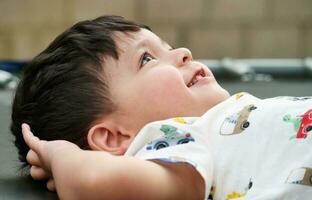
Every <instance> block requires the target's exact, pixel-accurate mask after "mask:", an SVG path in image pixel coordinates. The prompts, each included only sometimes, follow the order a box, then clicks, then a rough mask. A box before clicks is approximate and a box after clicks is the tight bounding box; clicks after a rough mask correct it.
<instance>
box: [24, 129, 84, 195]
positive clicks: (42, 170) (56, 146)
mask: <svg viewBox="0 0 312 200" xmlns="http://www.w3.org/2000/svg"><path fill="white" fill-rule="evenodd" d="M22 132H23V137H24V140H25V142H26V144H27V145H28V146H29V148H30V150H29V152H28V154H27V157H26V159H27V161H28V163H29V164H30V165H31V168H30V175H31V177H32V178H33V179H35V180H47V188H48V189H49V190H50V191H55V190H56V188H55V184H54V179H53V174H52V169H51V168H52V162H53V158H54V157H55V155H57V154H60V153H61V151H62V150H64V149H68V148H79V147H78V146H77V145H75V144H73V143H71V142H68V141H65V140H55V141H45V140H40V139H39V138H38V137H36V136H34V135H33V133H32V132H31V131H30V127H29V126H28V125H27V124H23V125H22Z"/></svg>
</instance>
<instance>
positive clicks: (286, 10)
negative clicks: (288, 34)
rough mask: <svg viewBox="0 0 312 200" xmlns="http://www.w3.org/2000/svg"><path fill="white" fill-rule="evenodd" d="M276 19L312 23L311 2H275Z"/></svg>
mask: <svg viewBox="0 0 312 200" xmlns="http://www.w3.org/2000/svg"><path fill="white" fill-rule="evenodd" d="M272 3H273V5H274V12H273V15H274V18H275V19H276V20H287V21H289V20H290V21H297V20H299V21H302V20H309V21H312V1H311V0H295V1H294V0H274V2H272Z"/></svg>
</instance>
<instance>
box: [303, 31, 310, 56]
mask: <svg viewBox="0 0 312 200" xmlns="http://www.w3.org/2000/svg"><path fill="white" fill-rule="evenodd" d="M304 43H305V45H306V46H305V50H306V51H305V55H304V56H306V57H312V29H309V30H308V31H307V32H306V41H305V42H304Z"/></svg>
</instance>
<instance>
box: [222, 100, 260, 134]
mask: <svg viewBox="0 0 312 200" xmlns="http://www.w3.org/2000/svg"><path fill="white" fill-rule="evenodd" d="M255 109H257V107H256V106H255V105H253V104H250V105H247V106H245V107H244V108H243V109H242V110H241V111H239V112H238V113H235V114H233V115H230V116H228V117H227V118H226V119H225V120H224V121H223V123H222V125H221V128H220V134H221V135H234V134H239V133H241V132H243V131H244V130H245V129H246V128H248V127H249V125H250V122H249V121H248V118H249V115H250V113H251V112H252V111H253V110H255Z"/></svg>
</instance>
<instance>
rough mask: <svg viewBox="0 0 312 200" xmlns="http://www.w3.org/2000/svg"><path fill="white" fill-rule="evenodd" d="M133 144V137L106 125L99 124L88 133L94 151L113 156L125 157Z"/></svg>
mask: <svg viewBox="0 0 312 200" xmlns="http://www.w3.org/2000/svg"><path fill="white" fill-rule="evenodd" d="M130 142H131V137H130V136H129V135H128V134H124V133H121V132H119V131H118V130H115V129H108V128H107V126H105V124H102V123H101V124H97V125H95V126H93V127H92V128H91V129H90V130H89V132H88V144H89V146H90V148H91V149H92V150H96V151H106V152H108V153H110V154H112V155H123V154H124V153H125V152H126V151H127V148H128V145H129V144H130Z"/></svg>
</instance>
